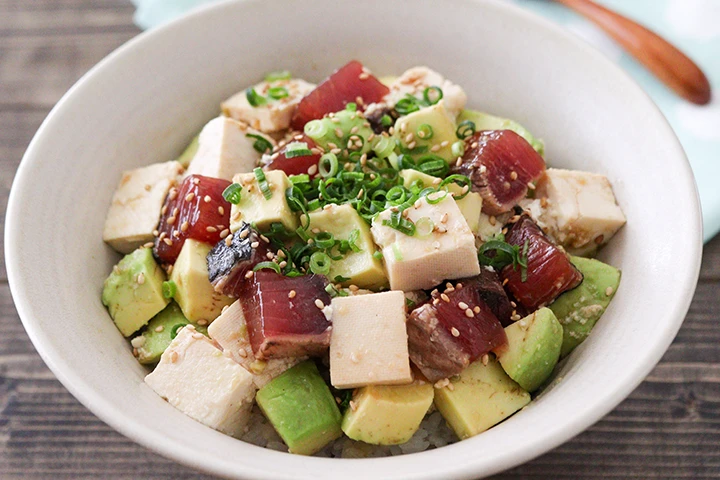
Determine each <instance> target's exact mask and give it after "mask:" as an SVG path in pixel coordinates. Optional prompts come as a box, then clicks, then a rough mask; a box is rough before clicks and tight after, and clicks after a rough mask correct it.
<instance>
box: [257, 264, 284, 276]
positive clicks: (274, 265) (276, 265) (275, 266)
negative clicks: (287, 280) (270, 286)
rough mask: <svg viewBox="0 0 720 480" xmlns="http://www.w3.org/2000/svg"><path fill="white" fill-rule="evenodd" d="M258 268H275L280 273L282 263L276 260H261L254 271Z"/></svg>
mask: <svg viewBox="0 0 720 480" xmlns="http://www.w3.org/2000/svg"><path fill="white" fill-rule="evenodd" d="M258 270H273V271H274V272H275V273H278V274H279V273H280V265H278V264H277V263H275V262H260V263H258V264H257V265H255V266H254V267H253V272H257V271H258Z"/></svg>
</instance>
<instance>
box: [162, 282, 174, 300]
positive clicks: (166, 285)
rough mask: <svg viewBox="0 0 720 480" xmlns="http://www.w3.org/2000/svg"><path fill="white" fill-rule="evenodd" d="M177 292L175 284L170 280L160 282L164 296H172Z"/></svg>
mask: <svg viewBox="0 0 720 480" xmlns="http://www.w3.org/2000/svg"><path fill="white" fill-rule="evenodd" d="M175 293H177V285H176V284H175V282H173V281H172V280H168V281H167V282H163V283H162V294H163V297H165V298H173V297H174V296H175Z"/></svg>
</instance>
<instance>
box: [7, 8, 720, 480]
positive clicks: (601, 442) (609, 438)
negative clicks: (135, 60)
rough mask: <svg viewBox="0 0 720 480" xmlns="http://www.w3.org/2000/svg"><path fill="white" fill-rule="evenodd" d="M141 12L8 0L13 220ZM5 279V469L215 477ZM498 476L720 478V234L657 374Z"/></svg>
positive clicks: (15, 474)
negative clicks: (75, 89)
mask: <svg viewBox="0 0 720 480" xmlns="http://www.w3.org/2000/svg"><path fill="white" fill-rule="evenodd" d="M131 16H132V7H131V5H130V3H129V2H127V1H124V0H33V1H24V0H0V210H1V211H2V212H3V219H4V211H5V206H6V205H7V194H8V191H9V188H10V185H11V182H12V178H13V176H14V172H15V168H16V167H17V165H18V163H19V161H20V158H21V156H22V153H23V151H24V150H25V148H26V146H27V144H28V142H29V141H30V139H31V137H32V135H33V134H34V132H35V130H36V129H37V127H38V126H39V125H40V123H41V122H42V120H43V119H44V118H45V116H46V115H47V113H48V111H49V109H50V108H51V107H52V105H54V103H55V102H56V101H57V100H58V99H59V98H60V96H61V95H62V94H63V93H64V92H65V91H66V90H67V89H68V88H69V87H70V86H71V85H72V84H73V83H74V82H75V81H76V80H77V79H78V78H79V77H80V76H81V75H82V74H83V73H85V71H87V70H88V69H89V68H90V67H91V66H92V65H94V64H95V63H96V62H97V61H99V60H100V59H101V58H102V57H104V56H105V55H106V54H107V53H109V52H110V51H112V50H113V49H115V48H116V47H117V46H119V45H120V44H121V43H123V42H124V41H125V40H127V39H129V38H131V37H132V36H134V35H136V34H137V32H138V31H137V29H136V28H135V27H133V26H132V24H131ZM1 225H2V222H0V226H1ZM0 233H2V232H0ZM0 241H2V237H1V236H0ZM6 278H7V277H6V274H5V269H4V260H3V261H2V268H1V269H0V478H1V479H28V480H41V479H42V480H44V479H57V480H60V479H73V480H74V479H97V478H111V479H148V480H155V479H204V478H209V477H207V476H204V475H201V474H198V473H196V472H194V471H191V470H189V469H187V468H185V467H182V466H180V465H177V464H174V463H172V462H170V461H168V460H165V459H164V458H162V457H159V456H158V455H156V454H154V453H152V452H150V451H148V450H146V449H144V448H143V447H140V446H138V445H136V444H134V443H133V442H131V441H130V440H128V439H126V438H125V437H123V436H121V435H120V434H118V433H116V432H115V431H114V430H112V429H111V428H110V427H108V426H106V425H105V424H104V423H102V422H101V421H100V420H98V419H97V418H96V417H95V416H94V415H93V414H91V413H90V412H89V411H88V410H87V409H85V408H84V407H83V406H82V405H80V404H79V403H78V402H77V401H76V400H75V399H74V398H73V397H72V396H71V395H70V394H69V393H68V392H67V390H65V388H63V387H62V385H60V383H59V382H58V381H57V380H56V379H55V377H54V376H53V375H52V374H51V373H50V371H49V370H48V369H47V367H45V365H44V364H43V362H42V360H41V359H40V357H39V356H38V355H37V353H36V352H35V349H34V348H33V346H32V345H31V343H30V341H29V340H28V338H27V335H26V334H25V331H24V330H23V328H22V325H21V324H20V320H19V319H18V317H17V313H16V312H15V308H14V307H13V304H12V300H11V298H10V293H9V289H8V286H7V280H6ZM478 454H479V455H480V454H482V453H481V452H479V453H478ZM494 478H495V479H496V480H499V479H503V480H518V479H597V478H617V479H649V478H653V479H655V478H657V479H660V478H663V479H701V478H720V238H719V239H716V240H715V241H713V242H711V243H710V244H709V245H708V246H707V248H706V250H705V255H704V259H703V269H702V274H701V283H700V285H699V287H698V290H697V293H696V295H695V298H694V300H693V303H692V306H691V308H690V311H689V313H688V315H687V319H686V321H685V324H684V325H683V327H682V329H681V330H680V333H679V334H678V336H677V338H676V339H675V341H674V343H673V344H672V346H671V347H670V349H669V350H668V352H667V353H666V354H665V356H664V358H663V360H662V362H661V363H660V364H659V365H658V366H657V368H656V369H655V370H654V371H653V372H652V373H651V374H650V376H649V377H648V378H647V380H646V381H645V382H644V383H643V384H642V385H641V386H640V387H639V388H638V389H637V390H636V391H635V392H633V394H632V395H631V396H630V397H629V398H628V399H627V400H625V401H624V402H623V403H622V404H621V405H620V406H618V408H616V409H615V410H614V411H613V412H611V413H610V414H609V415H608V416H606V417H605V418H604V419H603V420H601V421H600V422H598V423H597V424H596V425H595V426H593V427H592V428H590V429H589V430H587V431H586V432H584V433H582V434H580V435H579V436H578V437H576V438H575V439H573V440H571V441H569V442H568V443H566V444H564V445H563V446H561V447H559V448H557V449H555V450H553V451H552V452H550V453H548V454H546V455H543V456H542V457H539V458H537V459H535V460H534V461H532V462H529V463H527V464H525V465H523V466H521V467H518V468H516V469H514V470H512V471H509V472H506V473H504V474H502V475H498V476H496V477H494Z"/></svg>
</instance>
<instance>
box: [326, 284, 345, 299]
mask: <svg viewBox="0 0 720 480" xmlns="http://www.w3.org/2000/svg"><path fill="white" fill-rule="evenodd" d="M325 292H327V294H328V295H330V298H335V297H347V296H348V293H347V292H346V291H345V290H343V289H340V290H338V289H337V288H335V287H334V286H333V285H328V286H327V287H325Z"/></svg>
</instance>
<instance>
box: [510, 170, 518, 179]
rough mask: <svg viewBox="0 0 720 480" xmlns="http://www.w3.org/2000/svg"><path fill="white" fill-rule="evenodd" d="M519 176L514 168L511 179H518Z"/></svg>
mask: <svg viewBox="0 0 720 480" xmlns="http://www.w3.org/2000/svg"><path fill="white" fill-rule="evenodd" d="M517 177H518V175H517V172H516V171H515V170H513V171H512V172H510V180H517Z"/></svg>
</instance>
